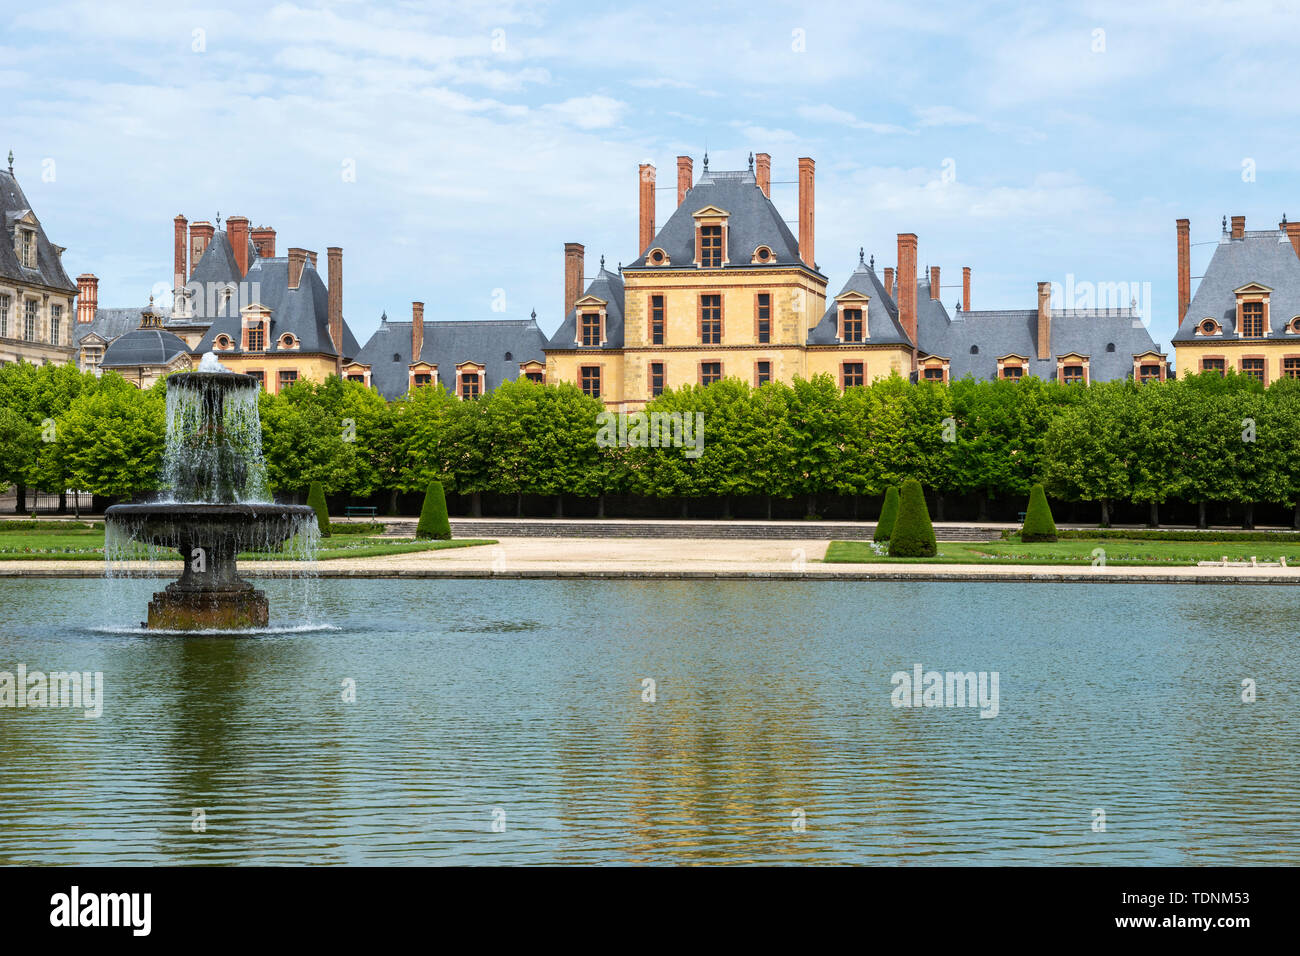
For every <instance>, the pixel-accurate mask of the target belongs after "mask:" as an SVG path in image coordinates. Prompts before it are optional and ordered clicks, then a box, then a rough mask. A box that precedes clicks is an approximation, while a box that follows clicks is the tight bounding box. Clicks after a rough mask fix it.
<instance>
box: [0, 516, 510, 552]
mask: <svg viewBox="0 0 1300 956" xmlns="http://www.w3.org/2000/svg"><path fill="white" fill-rule="evenodd" d="M480 544H496V541H494V540H488V539H481V538H461V539H453V540H451V541H411V540H401V539H393V538H366V537H361V536H359V535H336V536H334V537H329V538H324V539H322V540H321V543H320V550H319V551H318V552H317V555H316V557H317V559H318V560H321V561H329V560H331V559H335V558H373V557H382V556H383V555H388V554H407V553H410V552H414V551H442V550H444V549H447V548H471V547H475V546H477V545H480ZM103 557H104V532H103V531H102V530H92V529H90V528H86V529H78V528H67V527H59V528H58V529H57V530H51V531H5V530H4V526H3V524H0V561H96V560H100V559H102V558H103ZM240 557H241V559H244V560H250V561H257V560H277V559H279V558H280V557H281V556H280V555H279V554H267V555H252V554H245V555H241V556H240Z"/></svg>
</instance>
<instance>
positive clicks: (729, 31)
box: [0, 0, 1300, 343]
mask: <svg viewBox="0 0 1300 956" xmlns="http://www.w3.org/2000/svg"><path fill="white" fill-rule="evenodd" d="M1057 6H1058V5H1054V4H1049V5H1040V4H1014V3H1009V4H1008V3H1001V4H987V5H980V4H972V3H961V2H959V3H937V4H927V5H924V7H923V5H920V4H916V3H869V4H834V5H829V4H828V5H818V4H804V5H799V6H794V5H791V4H766V3H761V2H755V3H744V4H729V5H712V4H700V3H680V4H679V3H673V2H660V3H656V4H651V5H646V4H626V3H620V4H612V5H609V6H608V7H602V6H601V5H598V4H585V3H584V4H578V3H524V2H519V3H510V2H506V3H493V2H484V3H478V2H476V3H473V4H464V3H456V4H451V3H421V2H403V3H382V4H381V3H362V2H320V3H309V2H297V3H276V2H274V0H259V2H252V3H239V2H236V3H224V4H221V5H219V6H212V5H207V4H203V3H176V2H175V0H172V2H154V0H137V2H132V3H130V4H117V3H111V2H89V0H86V2H67V0H45V2H44V3H42V4H40V5H37V4H32V3H26V2H24V3H21V4H16V3H12V2H9V0H5V2H4V3H3V4H2V5H0V57H2V58H3V66H2V67H0V86H3V87H4V88H5V89H4V92H5V101H6V109H5V119H4V122H3V125H2V126H0V129H3V131H4V134H5V136H4V137H3V141H0V150H4V151H7V150H8V149H9V148H12V149H13V151H14V154H15V157H16V159H15V172H16V174H17V175H18V177H19V181H20V182H21V183H22V185H23V187H24V189H25V191H26V192H27V194H28V197H29V199H30V200H31V202H32V204H33V207H34V208H35V210H36V213H37V215H38V216H39V217H40V218H41V221H42V222H43V224H44V225H45V227H46V230H47V232H48V233H49V234H50V237H51V239H52V241H54V242H56V243H58V244H60V245H63V246H66V247H67V249H68V251H67V252H66V253H65V254H64V263H65V266H66V267H67V270H68V272H69V274H70V275H74V276H75V275H76V274H77V273H80V272H94V273H96V274H97V275H99V276H100V280H101V281H100V303H101V305H109V306H130V305H136V304H142V303H143V302H144V301H146V300H147V298H148V296H149V294H150V291H151V290H152V289H153V288H155V287H160V288H168V287H170V272H171V258H172V217H173V216H175V215H176V214H177V213H184V214H185V215H187V216H188V217H189V218H190V219H191V221H194V220H198V219H212V218H213V217H214V216H215V215H216V214H217V213H218V212H220V213H221V215H222V216H223V217H225V216H228V215H231V214H241V215H245V216H248V217H249V218H250V219H251V220H252V221H253V224H254V225H259V224H266V225H270V226H273V227H275V228H276V230H277V232H278V237H277V242H278V247H279V248H278V251H279V252H280V253H281V254H283V251H284V250H285V249H287V248H288V246H290V245H300V246H304V247H306V248H309V249H315V250H317V251H318V252H319V253H320V254H321V261H322V267H323V261H324V250H325V248H326V247H327V246H330V245H340V246H342V247H343V249H344V290H345V293H344V311H345V314H346V316H347V319H348V321H349V323H350V324H351V326H352V328H353V330H354V331H355V332H356V334H357V336H358V338H359V339H360V340H361V341H362V342H364V341H365V339H366V338H367V337H368V336H369V334H370V333H371V332H372V331H373V330H374V328H375V327H376V326H377V324H378V320H379V314H380V312H381V310H384V309H387V311H388V314H389V315H390V317H392V318H409V314H410V302H411V301H412V300H413V299H420V300H423V301H424V302H425V303H426V317H427V318H428V319H431V320H434V321H442V320H454V319H471V318H493V317H503V316H504V317H513V318H520V317H524V316H527V315H528V313H529V311H530V310H531V309H533V308H536V309H537V313H538V320H539V322H540V324H541V326H542V328H543V329H544V330H545V331H547V332H550V331H552V330H553V329H554V328H555V327H556V326H557V325H558V324H559V321H560V314H559V313H560V309H561V306H562V302H563V255H562V250H563V244H564V242H566V241H578V242H582V243H584V244H585V245H586V247H587V271H588V274H592V273H593V272H594V270H595V268H596V266H597V262H598V259H599V256H600V255H601V254H602V253H604V254H605V255H606V256H607V258H608V263H609V265H610V267H611V268H612V267H613V266H614V265H615V264H616V263H617V262H619V261H622V262H627V261H630V260H631V259H633V258H634V257H635V256H636V254H637V252H638V250H637V249H636V235H637V189H636V175H637V164H638V163H639V162H643V161H650V162H653V163H655V165H656V166H657V167H658V172H659V184H660V187H661V188H660V191H659V196H658V209H659V211H658V216H657V221H658V222H659V223H660V224H662V223H663V222H664V221H666V219H667V217H668V215H669V213H670V212H671V210H672V208H673V205H674V203H675V198H676V197H675V190H674V183H675V157H676V156H677V155H678V154H679V153H684V154H690V155H692V156H694V157H695V160H696V170H697V175H698V170H699V168H700V161H701V156H702V153H703V152H704V149H705V147H706V145H707V148H708V152H709V158H710V165H711V167H712V168H715V169H737V168H743V167H744V165H745V162H746V157H747V155H748V153H749V152H750V151H754V152H761V151H766V152H769V153H771V155H772V162H773V180H774V181H776V182H777V185H774V187H773V198H774V199H775V200H776V201H777V203H778V205H779V206H780V207H781V209H782V212H783V213H784V215H785V217H786V218H787V219H790V220H794V219H795V218H796V209H797V207H796V203H797V194H796V188H795V186H794V185H793V184H789V185H787V184H785V183H784V182H783V181H789V180H793V179H795V175H796V160H797V158H798V157H799V156H804V155H808V156H812V157H813V158H814V159H815V160H816V161H817V187H816V194H817V199H818V205H817V237H816V243H817V246H816V248H817V259H818V262H819V264H820V265H821V268H822V271H823V272H825V273H827V274H828V276H829V277H830V284H831V291H832V292H835V291H838V289H839V287H840V285H841V284H842V283H843V282H844V280H845V278H846V276H847V275H848V273H849V272H850V271H851V269H852V268H853V266H854V265H855V264H856V262H857V250H858V247H859V246H864V247H865V248H866V250H867V252H868V253H869V254H870V253H874V254H875V256H876V261H877V266H878V268H879V267H883V266H884V265H892V264H893V261H894V258H895V235H896V234H897V233H899V232H916V233H917V234H918V236H919V237H920V252H919V259H920V263H921V265H922V266H925V265H939V266H940V267H941V268H942V269H943V284H944V285H945V286H951V287H950V288H945V289H944V291H943V299H944V301H945V302H946V303H947V304H948V305H949V307H950V308H951V306H952V304H953V303H954V302H955V301H956V300H957V298H958V295H959V288H958V286H959V284H960V270H961V267H962V266H966V265H969V266H971V267H972V270H973V276H974V279H973V286H974V288H973V296H972V298H973V305H974V307H975V308H977V309H985V308H1031V307H1033V305H1034V303H1035V293H1034V290H1035V283H1036V282H1037V281H1039V280H1049V281H1054V282H1059V283H1062V284H1064V283H1065V282H1066V277H1067V275H1071V274H1072V275H1073V276H1074V279H1075V282H1076V283H1078V282H1080V281H1089V282H1098V283H1101V282H1106V283H1114V282H1129V283H1135V284H1139V285H1140V284H1141V283H1146V282H1149V283H1151V290H1152V308H1151V313H1152V314H1151V322H1150V324H1151V330H1152V334H1153V336H1154V337H1155V338H1156V339H1157V341H1159V342H1162V343H1167V342H1168V339H1169V337H1170V335H1171V334H1172V333H1173V330H1174V323H1175V317H1174V298H1175V266H1176V263H1175V245H1174V220H1175V219H1177V218H1179V217H1186V218H1189V219H1191V221H1192V241H1193V243H1205V244H1204V245H1194V246H1193V250H1192V252H1193V254H1192V272H1193V275H1199V274H1200V272H1201V270H1202V269H1203V268H1204V265H1205V263H1206V261H1208V258H1209V255H1210V253H1211V251H1212V250H1213V242H1214V241H1215V240H1217V238H1218V235H1219V222H1220V218H1221V217H1222V216H1224V215H1233V214H1240V215H1245V216H1246V224H1247V228H1248V229H1249V228H1268V227H1272V226H1275V225H1276V224H1277V222H1278V220H1279V219H1280V218H1281V216H1282V214H1283V213H1284V212H1285V213H1288V214H1289V216H1290V218H1293V219H1294V218H1296V217H1298V216H1300V202H1296V201H1293V200H1295V199H1297V198H1300V194H1297V191H1296V185H1297V180H1298V177H1297V164H1298V163H1300V150H1297V148H1296V147H1297V144H1296V134H1295V132H1294V130H1295V129H1296V121H1297V112H1300V105H1298V103H1297V97H1296V94H1295V92H1294V88H1295V84H1294V76H1295V62H1294V52H1293V49H1292V47H1293V44H1294V38H1295V37H1296V36H1297V35H1300V12H1286V11H1285V10H1283V5H1282V4H1279V3H1272V2H1252V0H1245V2H1240V3H1209V2H1202V3H1178V4H1172V3H1171V4H1161V3H1152V4H1146V3H1143V4H1135V3H1132V2H1122V3H1109V2H1098V3H1082V4H1071V5H1070V8H1069V9H1068V10H1066V9H1064V8H1063V7H1064V5H1061V6H1062V8H1061V9H1055V7H1057ZM1293 6H1294V5H1293ZM349 163H350V164H351V167H350V168H352V169H354V170H355V177H354V181H349V179H348V177H346V176H345V175H344V171H345V168H348V166H347V164H349ZM1249 169H1253V176H1251V175H1244V172H1247V171H1249ZM945 171H946V172H947V175H945ZM792 228H794V227H793V226H792ZM494 304H495V305H496V306H497V307H500V306H501V305H502V304H504V311H496V310H494Z"/></svg>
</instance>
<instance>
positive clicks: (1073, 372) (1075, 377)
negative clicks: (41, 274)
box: [1061, 365, 1083, 385]
mask: <svg viewBox="0 0 1300 956" xmlns="http://www.w3.org/2000/svg"><path fill="white" fill-rule="evenodd" d="M1061 381H1062V382H1064V383H1065V384H1066V385H1082V384H1083V366H1082V365H1065V366H1062V368H1061Z"/></svg>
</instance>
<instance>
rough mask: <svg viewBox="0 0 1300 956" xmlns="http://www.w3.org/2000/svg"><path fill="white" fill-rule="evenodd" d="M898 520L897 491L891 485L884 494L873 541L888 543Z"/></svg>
mask: <svg viewBox="0 0 1300 956" xmlns="http://www.w3.org/2000/svg"><path fill="white" fill-rule="evenodd" d="M897 520H898V489H897V488H895V487H894V486H893V485H890V486H889V490H888V491H886V492H885V503H884V504H882V505H881V506H880V520H879V521H877V522H876V533H875V534H874V535H873V536H872V538H871V540H873V541H888V540H889V536H890V535H891V534H893V532H894V522H895V521H897Z"/></svg>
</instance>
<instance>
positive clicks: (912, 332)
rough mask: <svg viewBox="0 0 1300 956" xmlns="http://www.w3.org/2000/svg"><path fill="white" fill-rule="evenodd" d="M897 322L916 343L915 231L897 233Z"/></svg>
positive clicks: (913, 342)
mask: <svg viewBox="0 0 1300 956" xmlns="http://www.w3.org/2000/svg"><path fill="white" fill-rule="evenodd" d="M896 301H897V302H898V322H899V324H900V325H901V326H902V327H903V331H904V332H906V333H907V337H908V339H909V340H911V343H912V345H913V346H915V345H916V233H914V232H900V233H899V234H898V296H897V298H896Z"/></svg>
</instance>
